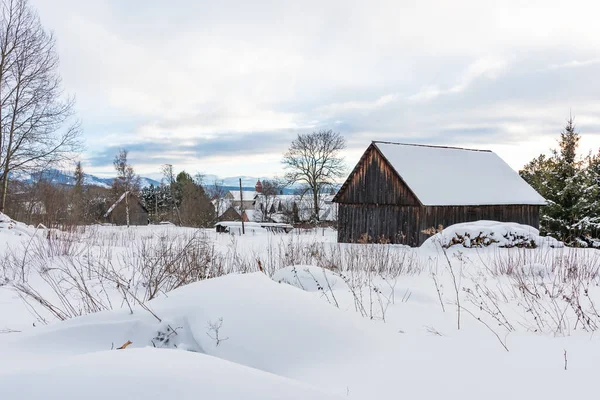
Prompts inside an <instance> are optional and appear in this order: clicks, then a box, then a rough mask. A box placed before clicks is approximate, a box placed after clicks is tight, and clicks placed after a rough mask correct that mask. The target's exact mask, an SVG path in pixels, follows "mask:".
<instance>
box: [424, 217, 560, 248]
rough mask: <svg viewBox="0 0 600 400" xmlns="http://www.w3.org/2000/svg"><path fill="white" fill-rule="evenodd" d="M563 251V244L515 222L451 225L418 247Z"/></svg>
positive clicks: (479, 222)
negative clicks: (556, 248) (560, 248)
mask: <svg viewBox="0 0 600 400" xmlns="http://www.w3.org/2000/svg"><path fill="white" fill-rule="evenodd" d="M440 245H442V246H443V247H446V248H448V247H452V246H463V247H467V248H473V247H488V246H498V247H527V248H535V247H542V246H548V247H563V246H564V245H563V243H562V242H559V241H558V240H556V239H554V238H552V237H549V236H540V232H539V231H538V230H537V229H535V228H533V227H531V226H529V225H521V224H517V223H515V222H497V221H477V222H466V223H461V224H455V225H451V226H449V227H447V228H445V229H443V230H442V231H441V232H438V233H436V234H435V235H433V236H431V237H430V238H429V239H427V240H426V241H425V242H424V243H423V244H422V245H421V247H423V248H434V247H436V246H440Z"/></svg>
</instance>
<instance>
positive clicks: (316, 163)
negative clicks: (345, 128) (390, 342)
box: [282, 130, 346, 221]
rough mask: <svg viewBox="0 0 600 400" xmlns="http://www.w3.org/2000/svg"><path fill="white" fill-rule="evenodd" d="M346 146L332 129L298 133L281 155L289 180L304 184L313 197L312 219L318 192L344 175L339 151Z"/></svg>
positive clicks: (316, 205) (317, 204)
mask: <svg viewBox="0 0 600 400" xmlns="http://www.w3.org/2000/svg"><path fill="white" fill-rule="evenodd" d="M345 148H346V140H345V139H344V138H343V137H342V136H341V135H340V134H339V133H336V132H333V131H332V130H321V131H318V132H313V133H311V134H300V135H298V137H297V138H296V139H295V140H294V141H293V142H292V144H291V145H290V147H289V149H288V151H287V152H286V153H285V155H284V156H283V160H282V163H283V164H284V165H285V168H286V169H287V170H288V172H287V173H286V175H285V177H286V180H287V182H288V183H290V184H292V183H298V182H301V183H304V184H306V185H307V186H308V187H309V188H310V190H311V192H312V197H313V206H314V215H313V219H314V220H315V221H318V220H319V195H320V194H321V192H322V190H323V189H324V188H326V187H328V186H330V185H333V184H335V181H336V179H338V178H341V177H343V175H344V172H345V168H344V159H343V158H342V157H340V152H341V151H342V150H343V149H345Z"/></svg>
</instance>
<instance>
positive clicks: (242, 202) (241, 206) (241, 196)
mask: <svg viewBox="0 0 600 400" xmlns="http://www.w3.org/2000/svg"><path fill="white" fill-rule="evenodd" d="M240 214H241V215H242V235H245V234H246V228H245V226H244V194H243V192H242V178H240Z"/></svg>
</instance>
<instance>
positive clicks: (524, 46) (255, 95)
mask: <svg viewBox="0 0 600 400" xmlns="http://www.w3.org/2000/svg"><path fill="white" fill-rule="evenodd" d="M31 3H32V5H33V6H34V7H35V8H37V10H38V11H39V14H40V16H41V18H42V22H43V24H44V25H45V26H46V27H47V28H48V29H51V30H53V31H54V33H55V35H56V38H57V44H58V49H59V55H60V58H61V66H60V68H61V74H62V76H63V80H64V86H65V89H66V90H67V92H69V93H72V94H74V95H76V99H77V112H78V115H79V117H80V119H81V121H82V124H83V128H84V132H85V133H84V135H85V142H86V152H85V154H84V156H83V160H84V166H85V168H86V169H87V171H88V172H90V173H96V174H99V175H107V174H108V175H109V174H112V166H111V161H112V158H113V157H114V154H115V153H116V151H117V149H118V148H120V147H122V148H127V149H128V150H129V151H130V157H131V160H132V162H133V163H134V165H135V167H136V169H137V171H138V172H139V173H141V174H142V175H146V176H157V175H158V174H159V169H160V165H161V164H164V163H171V164H174V166H175V169H176V170H180V169H186V170H187V171H189V172H204V173H209V174H217V175H220V176H222V177H226V176H235V175H253V176H272V175H281V165H280V159H281V154H282V153H283V152H284V151H285V149H286V147H287V146H288V144H289V143H290V141H291V140H292V139H293V138H294V137H295V136H296V135H297V134H298V133H307V132H311V131H313V130H318V129H320V128H326V129H333V130H335V131H339V132H340V133H341V134H342V135H344V136H345V137H346V139H347V141H348V149H347V151H346V152H345V157H346V161H347V163H348V166H349V167H352V166H353V165H354V164H355V163H356V161H357V160H358V158H359V156H360V154H361V152H362V151H363V150H364V149H365V148H366V146H367V145H368V144H369V143H370V141H371V140H390V141H399V142H414V143H428V144H443V145H459V146H468V147H475V148H488V149H492V150H494V151H496V152H497V153H499V154H500V156H501V157H503V158H504V159H505V160H506V161H507V162H508V163H509V164H510V165H511V166H512V167H513V168H515V169H518V168H520V167H521V166H522V165H523V164H524V163H525V162H527V161H528V160H529V159H531V158H532V157H533V156H535V155H537V154H539V153H541V152H547V151H548V149H549V148H550V147H551V146H553V145H554V143H555V139H556V137H557V135H558V132H559V131H560V129H561V127H562V126H563V125H564V122H565V119H566V118H567V117H568V116H569V112H570V110H572V113H573V115H574V116H575V121H576V123H577V126H578V128H579V130H580V132H581V133H582V135H583V140H582V147H583V148H584V149H585V150H586V151H587V150H592V149H594V151H597V148H598V147H599V146H600V39H599V38H600V24H598V23H597V19H598V15H599V11H600V10H599V7H598V6H595V5H593V4H594V3H595V2H593V1H581V2H578V1H570V2H566V1H554V0H544V1H525V0H520V1H512V0H504V1H488V0H473V1H457V0H455V1H441V0H439V1H429V0H415V1H404V0H393V1H350V0H343V1H327V0H319V1H312V0H304V1H262V0H253V1H246V0H236V1H202V0H169V1H152V0H104V1H81V0H31Z"/></svg>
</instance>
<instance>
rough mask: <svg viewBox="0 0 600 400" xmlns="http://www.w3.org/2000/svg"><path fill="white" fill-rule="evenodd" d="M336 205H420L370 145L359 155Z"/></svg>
mask: <svg viewBox="0 0 600 400" xmlns="http://www.w3.org/2000/svg"><path fill="white" fill-rule="evenodd" d="M336 201H337V202H339V203H346V204H389V205H411V206H416V205H420V202H419V200H418V199H417V198H416V196H415V195H414V194H413V193H412V191H411V190H410V189H409V188H408V186H407V185H406V184H405V183H404V182H403V181H402V180H401V179H400V178H399V177H398V174H397V173H396V172H395V171H394V170H393V169H392V167H391V166H390V165H389V163H388V162H387V161H385V159H384V158H383V157H382V156H381V154H380V153H379V151H378V150H377V149H376V148H375V146H373V145H371V147H369V149H368V150H367V151H366V153H365V154H364V155H363V158H362V159H361V161H360V162H359V164H358V165H357V166H356V168H355V169H354V171H353V172H352V175H351V176H350V180H349V181H348V182H346V183H345V185H344V187H343V188H342V189H341V190H340V196H339V198H337V199H336Z"/></svg>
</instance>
